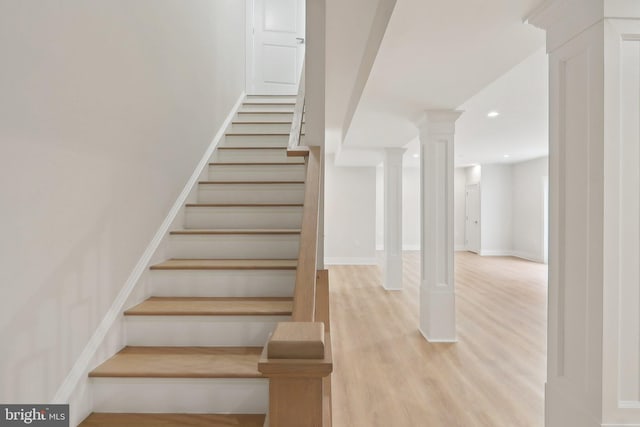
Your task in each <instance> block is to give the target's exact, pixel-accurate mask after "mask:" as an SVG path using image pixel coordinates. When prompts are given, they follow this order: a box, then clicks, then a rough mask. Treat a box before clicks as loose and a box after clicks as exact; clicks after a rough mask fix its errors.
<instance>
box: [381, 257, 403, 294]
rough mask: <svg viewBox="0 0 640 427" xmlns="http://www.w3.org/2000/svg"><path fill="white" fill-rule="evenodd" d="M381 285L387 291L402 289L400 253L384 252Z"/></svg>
mask: <svg viewBox="0 0 640 427" xmlns="http://www.w3.org/2000/svg"><path fill="white" fill-rule="evenodd" d="M382 270H383V281H382V287H383V288H385V289H386V290H387V291H400V290H402V280H403V277H402V275H403V271H402V254H400V255H390V254H388V253H386V252H385V254H384V265H383V266H382Z"/></svg>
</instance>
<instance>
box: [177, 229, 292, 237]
mask: <svg viewBox="0 0 640 427" xmlns="http://www.w3.org/2000/svg"><path fill="white" fill-rule="evenodd" d="M300 232H301V230H300V229H271V230H270V229H243V230H240V229H238V230H234V229H226V230H198V229H192V230H174V231H172V232H171V233H170V234H171V235H172V236H210V235H214V236H216V235H230V234H247V235H263V234H266V235H272V234H300Z"/></svg>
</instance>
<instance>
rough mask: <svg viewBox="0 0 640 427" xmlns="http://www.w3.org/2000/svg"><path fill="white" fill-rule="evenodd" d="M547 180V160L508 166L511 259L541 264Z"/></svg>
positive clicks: (545, 158)
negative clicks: (510, 207) (511, 206)
mask: <svg viewBox="0 0 640 427" xmlns="http://www.w3.org/2000/svg"><path fill="white" fill-rule="evenodd" d="M548 176H549V158H548V157H542V158H540V159H534V160H530V161H528V162H523V163H516V164H514V165H513V166H512V185H513V187H512V192H513V195H512V197H513V236H512V238H513V239H512V249H513V253H514V255H517V256H520V257H523V258H528V259H531V260H534V261H539V262H543V261H544V243H545V242H544V230H545V229H544V208H545V206H544V205H545V204H544V196H545V194H544V187H545V183H546V182H547V181H546V179H548Z"/></svg>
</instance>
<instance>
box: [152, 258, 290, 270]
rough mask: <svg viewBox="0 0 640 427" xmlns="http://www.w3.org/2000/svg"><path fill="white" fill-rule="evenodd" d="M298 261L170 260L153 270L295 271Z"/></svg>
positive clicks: (157, 265)
mask: <svg viewBox="0 0 640 427" xmlns="http://www.w3.org/2000/svg"><path fill="white" fill-rule="evenodd" d="M297 266H298V260H297V259H170V260H167V261H165V262H162V263H160V264H156V265H153V266H151V269H152V270H295V269H296V268H297Z"/></svg>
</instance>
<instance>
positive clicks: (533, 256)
mask: <svg viewBox="0 0 640 427" xmlns="http://www.w3.org/2000/svg"><path fill="white" fill-rule="evenodd" d="M511 256H514V257H516V258H522V259H526V260H527V261H533V262H539V263H544V260H543V259H542V258H540V256H538V255H536V254H532V253H527V252H520V251H511Z"/></svg>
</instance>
